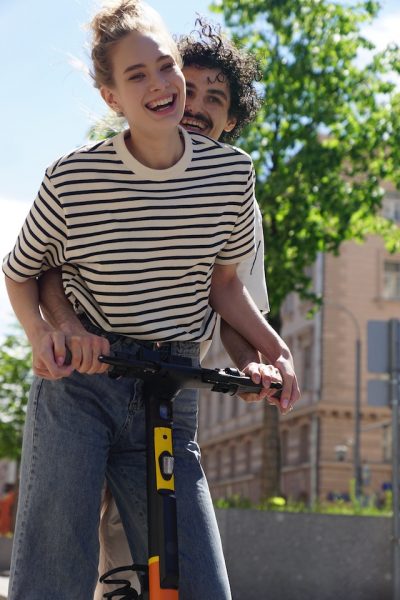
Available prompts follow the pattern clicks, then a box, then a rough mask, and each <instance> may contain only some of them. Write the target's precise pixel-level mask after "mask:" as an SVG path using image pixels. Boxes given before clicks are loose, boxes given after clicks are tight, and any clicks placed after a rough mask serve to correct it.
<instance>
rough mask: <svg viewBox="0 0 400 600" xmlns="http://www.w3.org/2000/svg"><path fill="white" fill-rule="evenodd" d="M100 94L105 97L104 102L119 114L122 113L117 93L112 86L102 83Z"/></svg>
mask: <svg viewBox="0 0 400 600" xmlns="http://www.w3.org/2000/svg"><path fill="white" fill-rule="evenodd" d="M100 94H101V97H102V98H103V100H104V102H105V103H106V104H107V105H108V106H109V107H110V108H111V109H112V110H114V111H115V112H116V113H117V114H121V108H120V106H119V103H118V100H117V97H116V94H115V92H114V90H112V89H111V88H109V87H107V86H105V85H102V86H101V87H100Z"/></svg>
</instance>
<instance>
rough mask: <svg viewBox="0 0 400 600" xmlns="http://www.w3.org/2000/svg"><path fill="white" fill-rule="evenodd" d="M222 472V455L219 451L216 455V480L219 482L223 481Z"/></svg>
mask: <svg viewBox="0 0 400 600" xmlns="http://www.w3.org/2000/svg"><path fill="white" fill-rule="evenodd" d="M221 471H222V453H221V450H219V449H218V450H217V451H216V453H215V479H216V480H217V481H219V480H220V479H221Z"/></svg>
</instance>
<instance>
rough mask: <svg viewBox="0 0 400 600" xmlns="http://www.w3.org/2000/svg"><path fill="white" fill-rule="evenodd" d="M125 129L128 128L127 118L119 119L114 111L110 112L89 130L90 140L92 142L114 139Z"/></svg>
mask: <svg viewBox="0 0 400 600" xmlns="http://www.w3.org/2000/svg"><path fill="white" fill-rule="evenodd" d="M124 127H126V120H125V118H124V117H119V116H118V115H117V114H116V113H115V112H114V111H113V110H109V111H108V112H107V113H106V114H105V115H104V117H102V118H101V119H99V120H98V121H96V123H95V124H94V125H93V126H92V127H91V128H90V129H89V132H88V138H89V140H92V141H99V140H106V139H108V138H111V137H114V135H116V134H117V133H119V132H120V131H122V130H123V129H124Z"/></svg>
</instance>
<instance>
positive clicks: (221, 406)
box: [217, 394, 225, 423]
mask: <svg viewBox="0 0 400 600" xmlns="http://www.w3.org/2000/svg"><path fill="white" fill-rule="evenodd" d="M224 399H225V398H224V394H218V414H217V423H221V421H223V420H224Z"/></svg>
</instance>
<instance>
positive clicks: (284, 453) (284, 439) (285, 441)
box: [281, 430, 289, 466]
mask: <svg viewBox="0 0 400 600" xmlns="http://www.w3.org/2000/svg"><path fill="white" fill-rule="evenodd" d="M288 454H289V432H288V431H287V430H285V431H282V435H281V459H282V465H283V466H285V465H287V464H288V463H289V456H288Z"/></svg>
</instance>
